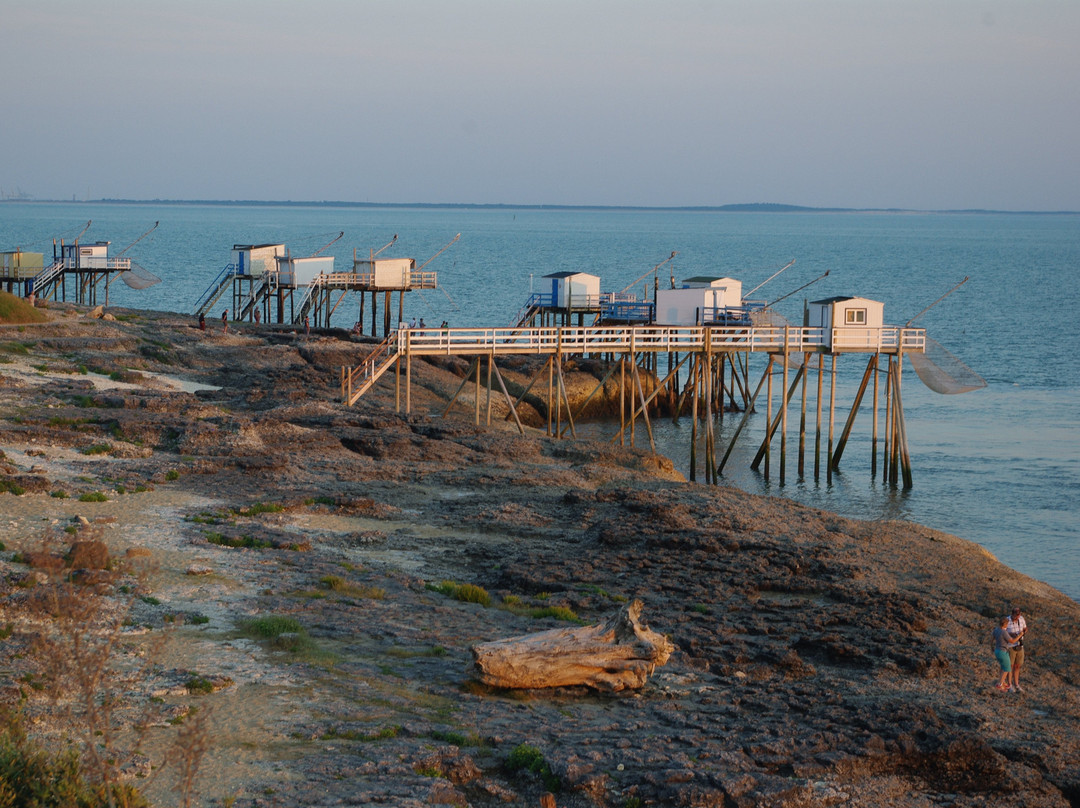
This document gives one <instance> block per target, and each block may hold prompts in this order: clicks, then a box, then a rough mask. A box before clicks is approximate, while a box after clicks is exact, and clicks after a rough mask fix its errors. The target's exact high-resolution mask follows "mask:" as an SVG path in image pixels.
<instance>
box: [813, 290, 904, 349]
mask: <svg viewBox="0 0 1080 808" xmlns="http://www.w3.org/2000/svg"><path fill="white" fill-rule="evenodd" d="M806 324H807V325H808V326H809V327H810V328H821V329H822V330H823V339H824V344H825V346H826V347H828V348H834V347H835V348H846V349H856V348H872V347H874V346H876V345H878V343H879V340H880V337H881V329H882V327H883V326H884V324H885V304H884V303H882V302H881V301H878V300H869V299H868V298H865V297H849V296H845V295H840V296H837V297H827V298H825V299H824V300H814V301H811V302H810V303H808V304H807V322H806Z"/></svg>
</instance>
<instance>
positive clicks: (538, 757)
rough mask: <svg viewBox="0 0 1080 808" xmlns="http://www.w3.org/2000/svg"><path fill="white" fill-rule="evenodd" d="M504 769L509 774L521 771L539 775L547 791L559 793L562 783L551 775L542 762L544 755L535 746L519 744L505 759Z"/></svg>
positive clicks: (548, 767)
mask: <svg viewBox="0 0 1080 808" xmlns="http://www.w3.org/2000/svg"><path fill="white" fill-rule="evenodd" d="M506 768H507V770H508V771H510V772H511V773H513V772H519V771H522V770H525V771H530V772H532V773H534V774H538V775H540V779H541V780H543V781H544V786H545V787H546V788H547V790H548V791H559V789H560V788H561V786H562V783H561V782H560V781H559V778H558V777H556V776H555V775H554V774H552V771H551V767H550V766H549V765H548V763H547V761H546V760H544V755H543V753H541V751H540V750H539V749H537V748H536V747H535V746H529V745H528V744H524V743H523V744H520V745H519V746H516V747H514V749H513V751H511V752H510V754H509V755H508V756H507V758H506Z"/></svg>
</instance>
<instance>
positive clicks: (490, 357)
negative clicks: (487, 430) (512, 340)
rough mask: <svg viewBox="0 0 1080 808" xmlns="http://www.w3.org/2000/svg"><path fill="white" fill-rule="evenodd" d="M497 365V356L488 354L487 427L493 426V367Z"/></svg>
mask: <svg viewBox="0 0 1080 808" xmlns="http://www.w3.org/2000/svg"><path fill="white" fill-rule="evenodd" d="M494 364H495V354H494V353H489V354H488V372H487V415H486V416H485V417H486V426H491V367H492V365H494Z"/></svg>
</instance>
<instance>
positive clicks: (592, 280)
mask: <svg viewBox="0 0 1080 808" xmlns="http://www.w3.org/2000/svg"><path fill="white" fill-rule="evenodd" d="M544 278H546V279H548V280H550V281H551V287H550V288H551V292H550V294H551V304H550V305H552V306H554V307H555V308H559V309H585V308H596V307H597V306H598V305H599V304H600V276H599V275H590V274H589V273H588V272H553V273H551V274H550V275H545V276H544Z"/></svg>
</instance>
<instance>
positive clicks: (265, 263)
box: [233, 244, 285, 278]
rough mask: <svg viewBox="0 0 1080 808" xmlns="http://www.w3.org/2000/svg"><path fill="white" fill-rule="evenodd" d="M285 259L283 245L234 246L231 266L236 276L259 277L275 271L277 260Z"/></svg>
mask: <svg viewBox="0 0 1080 808" xmlns="http://www.w3.org/2000/svg"><path fill="white" fill-rule="evenodd" d="M284 257H285V245H284V244H234V245H233V264H234V265H235V266H236V274H237V275H250V276H252V277H256V278H257V277H259V276H260V275H264V274H265V273H267V272H270V271H273V270H276V269H277V259H278V258H284Z"/></svg>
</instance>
